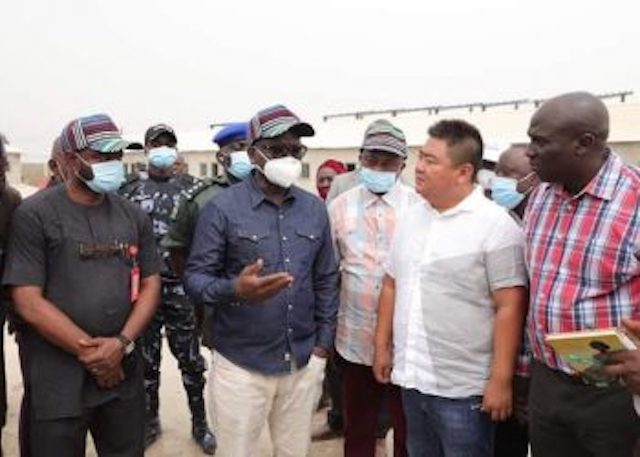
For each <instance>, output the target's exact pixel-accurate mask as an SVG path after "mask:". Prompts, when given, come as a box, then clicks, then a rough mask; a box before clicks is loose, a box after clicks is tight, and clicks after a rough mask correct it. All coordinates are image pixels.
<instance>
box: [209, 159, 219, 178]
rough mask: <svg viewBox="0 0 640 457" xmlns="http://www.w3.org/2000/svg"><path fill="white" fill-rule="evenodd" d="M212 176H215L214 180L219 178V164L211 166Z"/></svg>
mask: <svg viewBox="0 0 640 457" xmlns="http://www.w3.org/2000/svg"><path fill="white" fill-rule="evenodd" d="M211 176H213V177H214V178H215V177H216V176H218V164H217V163H212V164H211Z"/></svg>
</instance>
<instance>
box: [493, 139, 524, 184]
mask: <svg viewBox="0 0 640 457" xmlns="http://www.w3.org/2000/svg"><path fill="white" fill-rule="evenodd" d="M531 171H532V169H531V164H530V163H529V158H528V157H527V148H526V147H525V146H511V147H510V148H509V149H507V150H506V151H504V152H503V153H502V154H501V155H500V158H499V159H498V163H497V164H496V175H498V176H504V177H506V178H514V179H518V180H520V179H522V178H524V177H525V176H527V175H528V174H530V173H531Z"/></svg>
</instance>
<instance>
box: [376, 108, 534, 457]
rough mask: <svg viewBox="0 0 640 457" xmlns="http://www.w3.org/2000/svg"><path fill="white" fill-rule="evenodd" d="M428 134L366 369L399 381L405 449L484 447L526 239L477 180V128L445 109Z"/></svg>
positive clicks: (517, 320) (517, 313) (498, 415)
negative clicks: (446, 116)
mask: <svg viewBox="0 0 640 457" xmlns="http://www.w3.org/2000/svg"><path fill="white" fill-rule="evenodd" d="M429 136H430V138H429V139H428V140H427V142H426V143H425V145H424V146H423V147H422V148H421V150H420V152H419V157H418V162H417V165H416V190H417V191H418V193H419V194H420V195H422V197H423V198H424V201H423V202H421V203H418V204H416V205H415V206H414V207H413V208H411V210H410V211H408V212H407V213H406V215H405V217H403V218H402V219H401V220H400V221H399V224H398V227H397V228H396V233H395V237H394V242H393V244H392V248H391V252H390V255H389V261H388V265H387V275H386V276H385V279H384V281H383V286H382V291H381V294H380V303H379V307H378V324H377V329H376V336H375V356H374V367H373V369H374V374H375V376H376V378H377V379H378V380H379V381H380V382H393V383H394V384H397V385H399V386H401V387H402V401H403V407H404V410H405V415H406V420H407V448H408V451H409V455H411V456H412V457H422V456H429V457H434V456H435V457H438V456H443V457H444V456H447V457H451V456H456V457H457V456H465V457H490V456H492V455H493V435H494V426H493V422H496V421H502V420H505V419H506V418H507V417H509V416H510V415H511V413H512V380H513V376H514V371H515V365H516V359H517V354H518V349H519V346H520V339H521V336H522V322H523V319H524V316H525V312H526V306H527V292H526V285H527V278H526V272H525V267H524V252H523V245H524V240H523V235H522V232H521V230H520V229H519V228H518V226H517V224H516V223H515V222H514V221H513V219H512V218H511V217H510V216H509V214H508V213H507V212H506V211H505V210H504V209H503V208H501V207H499V206H498V205H496V204H495V203H493V202H491V201H490V200H488V199H487V198H486V197H485V196H484V194H483V191H482V189H481V188H480V187H479V186H477V185H475V184H474V183H475V178H476V174H477V172H478V170H479V169H480V166H481V163H482V137H481V136H480V133H479V132H478V130H477V129H476V128H475V127H473V126H472V125H470V124H468V123H466V122H464V121H458V120H446V121H440V122H438V123H437V124H435V125H433V126H432V127H431V128H430V129H429ZM392 358H393V362H392Z"/></svg>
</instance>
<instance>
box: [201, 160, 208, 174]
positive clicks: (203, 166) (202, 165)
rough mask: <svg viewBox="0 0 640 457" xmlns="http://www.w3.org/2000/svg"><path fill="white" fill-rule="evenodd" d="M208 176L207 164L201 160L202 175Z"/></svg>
mask: <svg viewBox="0 0 640 457" xmlns="http://www.w3.org/2000/svg"><path fill="white" fill-rule="evenodd" d="M205 176H207V164H206V163H202V162H200V177H201V178H202V177H205Z"/></svg>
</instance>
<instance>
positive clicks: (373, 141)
mask: <svg viewBox="0 0 640 457" xmlns="http://www.w3.org/2000/svg"><path fill="white" fill-rule="evenodd" d="M362 150H363V151H385V152H390V153H392V154H397V155H399V156H400V157H407V154H408V152H409V151H408V149H407V139H406V138H405V136H404V132H403V131H402V130H400V129H399V128H398V127H396V126H394V125H393V124H392V123H391V122H389V121H387V120H384V119H378V120H377V121H373V122H372V123H371V124H369V126H368V127H367V130H366V131H365V132H364V141H363V142H362Z"/></svg>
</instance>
